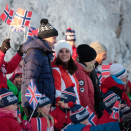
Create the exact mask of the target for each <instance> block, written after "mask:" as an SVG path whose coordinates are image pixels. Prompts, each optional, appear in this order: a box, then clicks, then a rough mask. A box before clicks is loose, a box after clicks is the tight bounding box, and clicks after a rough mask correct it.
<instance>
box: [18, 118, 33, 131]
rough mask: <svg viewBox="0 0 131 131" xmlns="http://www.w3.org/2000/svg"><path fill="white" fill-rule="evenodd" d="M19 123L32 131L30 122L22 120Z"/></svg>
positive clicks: (27, 130)
mask: <svg viewBox="0 0 131 131" xmlns="http://www.w3.org/2000/svg"><path fill="white" fill-rule="evenodd" d="M21 125H22V127H23V128H24V129H25V130H26V131H33V129H32V127H31V124H30V122H28V121H26V120H23V121H22V123H21Z"/></svg>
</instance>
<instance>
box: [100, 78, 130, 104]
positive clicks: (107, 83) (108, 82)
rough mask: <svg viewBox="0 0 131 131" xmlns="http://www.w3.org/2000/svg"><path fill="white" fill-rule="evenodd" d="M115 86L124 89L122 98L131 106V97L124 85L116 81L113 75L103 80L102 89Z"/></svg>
mask: <svg viewBox="0 0 131 131" xmlns="http://www.w3.org/2000/svg"><path fill="white" fill-rule="evenodd" d="M113 86H115V87H118V88H120V89H121V90H122V91H123V92H122V97H121V99H122V100H125V101H126V103H127V105H128V106H130V99H129V97H128V96H127V94H126V93H125V92H124V85H122V84H118V83H116V82H115V81H114V80H113V78H112V77H111V76H109V77H107V78H106V79H105V80H104V81H103V82H102V84H101V90H102V89H103V88H106V89H107V90H108V89H110V88H111V87H113ZM116 94H117V93H116Z"/></svg>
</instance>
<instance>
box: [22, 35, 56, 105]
mask: <svg viewBox="0 0 131 131" xmlns="http://www.w3.org/2000/svg"><path fill="white" fill-rule="evenodd" d="M29 49H31V50H30V51H29V52H28V53H27V54H26V56H25V58H24V61H23V67H22V87H21V93H22V94H21V95H22V107H27V106H29V103H28V101H27V98H26V97H25V93H26V90H27V88H28V85H29V83H30V80H31V79H33V81H34V83H35V85H36V87H37V89H38V91H39V92H40V93H42V94H45V95H46V96H47V97H49V98H50V100H51V102H54V101H55V86H54V79H53V75H52V67H51V59H52V57H53V55H52V52H53V51H52V50H51V49H50V48H49V47H48V45H47V43H46V42H45V41H42V40H41V39H39V38H38V37H37V36H32V37H31V38H29V39H28V40H27V41H26V43H25V44H24V46H23V53H26V52H27V51H28V50H29ZM40 50H41V51H42V52H44V55H43V53H42V52H41V51H40Z"/></svg>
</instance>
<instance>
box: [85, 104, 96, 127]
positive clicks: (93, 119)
mask: <svg viewBox="0 0 131 131" xmlns="http://www.w3.org/2000/svg"><path fill="white" fill-rule="evenodd" d="M86 109H87V110H88V112H89V118H88V121H89V123H88V125H91V126H96V124H97V121H98V118H97V116H96V115H95V114H94V113H93V112H92V111H91V109H90V108H89V107H88V106H87V107H86Z"/></svg>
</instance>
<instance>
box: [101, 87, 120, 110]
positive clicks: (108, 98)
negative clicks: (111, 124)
mask: <svg viewBox="0 0 131 131" xmlns="http://www.w3.org/2000/svg"><path fill="white" fill-rule="evenodd" d="M106 91H107V90H106V88H103V89H102V92H103V93H102V99H103V103H104V104H105V106H106V107H107V108H112V107H113V105H114V104H115V102H116V101H121V98H120V97H119V96H118V95H117V94H115V93H114V92H113V91H111V90H108V91H107V92H106Z"/></svg>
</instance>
